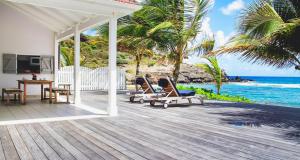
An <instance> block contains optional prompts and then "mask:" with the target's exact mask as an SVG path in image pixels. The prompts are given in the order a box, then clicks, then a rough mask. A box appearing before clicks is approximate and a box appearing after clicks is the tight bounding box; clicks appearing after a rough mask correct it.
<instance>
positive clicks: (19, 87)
mask: <svg viewBox="0 0 300 160" xmlns="http://www.w3.org/2000/svg"><path fill="white" fill-rule="evenodd" d="M18 89H21V84H20V82H19V81H18ZM20 98H21V96H20V95H19V99H20Z"/></svg>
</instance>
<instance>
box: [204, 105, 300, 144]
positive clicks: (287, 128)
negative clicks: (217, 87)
mask: <svg viewBox="0 0 300 160" xmlns="http://www.w3.org/2000/svg"><path fill="white" fill-rule="evenodd" d="M208 107H210V108H216V110H221V109H222V108H226V109H229V110H227V111H221V112H217V113H211V114H218V115H222V118H220V120H221V122H222V123H227V124H229V125H233V126H248V127H261V126H270V127H275V128H278V129H280V130H281V134H282V138H285V139H288V140H293V141H296V142H298V143H300V109H297V108H287V107H280V106H268V105H260V104H237V103H209V104H208ZM230 108H231V110H230ZM237 109H238V111H237ZM241 109H242V110H241Z"/></svg>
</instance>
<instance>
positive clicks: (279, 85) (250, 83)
mask: <svg viewBox="0 0 300 160" xmlns="http://www.w3.org/2000/svg"><path fill="white" fill-rule="evenodd" d="M232 84H235V85H240V86H256V87H272V88H300V84H279V83H258V82H234V83H232Z"/></svg>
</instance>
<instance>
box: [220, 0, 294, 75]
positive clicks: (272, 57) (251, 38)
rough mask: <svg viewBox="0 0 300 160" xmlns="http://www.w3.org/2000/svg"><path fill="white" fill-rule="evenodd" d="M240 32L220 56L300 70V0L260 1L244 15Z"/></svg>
mask: <svg viewBox="0 0 300 160" xmlns="http://www.w3.org/2000/svg"><path fill="white" fill-rule="evenodd" d="M239 31H240V33H239V34H238V35H237V36H235V37H234V38H233V39H232V40H231V41H230V42H229V43H228V44H226V46H224V47H222V48H221V49H220V50H219V51H218V52H219V53H241V57H242V59H243V60H248V61H250V62H253V63H259V64H266V65H271V66H275V67H280V68H281V67H292V66H294V67H295V69H297V70H300V41H299V37H300V0H272V1H271V0H259V1H256V2H254V3H253V4H251V5H250V6H249V7H248V8H247V9H245V10H244V12H242V14H241V16H240V22H239Z"/></svg>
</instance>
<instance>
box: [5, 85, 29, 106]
mask: <svg viewBox="0 0 300 160" xmlns="http://www.w3.org/2000/svg"><path fill="white" fill-rule="evenodd" d="M23 93H24V91H23V90H21V89H18V88H2V101H5V100H6V104H9V103H10V100H11V99H10V95H14V101H17V97H18V99H19V102H20V103H21V104H24V97H23ZM5 94H6V99H5Z"/></svg>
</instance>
